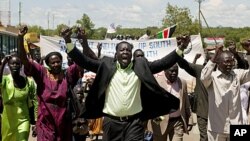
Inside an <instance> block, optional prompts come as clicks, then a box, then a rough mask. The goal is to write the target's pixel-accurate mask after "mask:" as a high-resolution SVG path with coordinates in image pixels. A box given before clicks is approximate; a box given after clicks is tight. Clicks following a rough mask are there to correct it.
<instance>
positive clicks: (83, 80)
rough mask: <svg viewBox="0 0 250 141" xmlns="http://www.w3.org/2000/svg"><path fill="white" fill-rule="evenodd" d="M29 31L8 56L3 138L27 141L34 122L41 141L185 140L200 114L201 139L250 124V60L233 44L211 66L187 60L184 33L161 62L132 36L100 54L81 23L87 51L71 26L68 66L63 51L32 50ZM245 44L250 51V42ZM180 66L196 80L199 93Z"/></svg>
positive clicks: (220, 139) (3, 77)
mask: <svg viewBox="0 0 250 141" xmlns="http://www.w3.org/2000/svg"><path fill="white" fill-rule="evenodd" d="M27 32H28V28H27V27H26V26H25V27H23V28H22V29H20V31H19V34H18V41H19V49H18V52H17V53H13V54H11V55H5V56H4V55H3V56H2V55H1V56H2V58H1V60H2V61H1V65H0V84H1V85H0V87H1V99H0V105H1V107H0V111H1V138H2V140H3V141H27V140H28V138H29V135H30V128H31V127H32V132H33V133H32V135H33V136H34V137H36V138H37V140H38V141H72V140H73V141H85V140H86V138H87V137H89V138H91V139H94V138H95V139H98V136H99V135H101V136H102V140H103V141H144V140H147V141H149V140H151V141H152V140H154V141H167V139H169V140H171V141H182V140H183V136H184V134H189V132H190V131H191V130H192V127H193V125H194V123H193V114H192V113H196V115H197V123H198V128H199V132H200V140H201V141H228V140H229V139H230V125H241V124H249V118H248V116H249V114H248V113H249V89H250V84H249V83H250V72H249V64H248V61H247V60H246V59H245V58H244V57H242V56H240V55H239V54H238V53H237V51H236V45H235V43H234V42H233V41H232V42H231V43H230V44H229V46H228V47H227V48H228V49H227V50H225V48H224V46H223V45H216V46H215V54H214V55H213V56H210V55H209V54H208V53H206V57H205V59H204V64H203V65H199V64H196V61H197V59H199V58H200V56H201V55H200V54H197V55H196V56H195V58H194V61H193V62H192V63H191V62H188V61H186V60H185V59H184V53H183V52H184V50H185V49H186V48H187V46H188V44H189V43H190V36H179V37H177V38H176V40H177V48H176V49H175V50H173V51H172V52H171V53H169V54H166V56H164V57H163V58H161V59H158V60H155V61H148V60H147V58H146V57H145V56H144V52H143V50H141V49H136V50H135V51H134V52H133V51H132V50H133V45H132V44H130V43H129V42H127V41H124V40H123V41H121V42H119V43H118V44H117V45H116V53H115V56H114V57H107V56H104V57H102V58H101V57H100V56H101V49H102V47H101V44H98V46H97V49H98V54H97V55H96V54H95V53H94V52H93V51H92V50H91V49H90V48H89V46H88V41H87V38H86V35H85V32H84V30H82V29H80V28H78V29H77V30H76V35H77V36H76V37H77V39H78V40H79V41H80V43H81V45H82V47H83V48H82V52H81V51H80V50H78V49H77V48H76V47H75V45H74V43H72V41H71V35H72V29H71V28H66V29H64V30H63V31H62V32H61V36H62V38H63V39H64V40H65V43H66V47H67V54H68V58H67V59H68V68H67V69H65V70H64V69H62V60H63V58H62V55H61V54H60V53H59V52H50V53H48V54H47V55H46V56H45V57H41V53H40V51H39V49H31V48H29V49H28V51H27V49H25V47H24V35H25V34H26V33H27ZM149 35H150V33H147V35H145V37H144V38H143V40H147V39H148V36H149ZM28 45H29V43H28ZM241 45H242V47H243V48H244V49H245V51H246V52H247V55H248V54H250V40H247V41H244V42H242V43H241ZM179 68H182V69H184V70H185V71H186V72H187V73H188V74H190V75H191V76H193V77H194V79H195V82H196V84H195V87H194V92H193V94H192V95H191V94H189V93H188V88H187V82H186V81H185V80H184V79H183V78H180V77H179V76H178V72H179ZM6 70H8V72H6ZM162 71H163V72H164V75H155V74H157V73H159V72H162ZM190 96H192V97H193V98H194V100H192V101H191V100H190Z"/></svg>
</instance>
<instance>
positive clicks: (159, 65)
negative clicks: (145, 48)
mask: <svg viewBox="0 0 250 141" xmlns="http://www.w3.org/2000/svg"><path fill="white" fill-rule="evenodd" d="M176 39H177V45H178V48H177V49H176V50H174V51H172V52H171V53H170V54H168V55H166V56H165V57H163V58H162V59H159V60H156V61H153V62H151V63H149V67H150V70H151V72H152V73H153V74H154V73H158V72H160V71H162V70H164V69H167V68H170V67H172V66H173V65H174V64H175V63H176V62H177V61H178V60H179V59H180V58H181V57H182V56H183V51H184V49H186V48H187V46H188V44H189V43H190V36H186V35H184V36H179V37H177V38H176Z"/></svg>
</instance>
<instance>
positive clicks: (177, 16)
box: [162, 3, 199, 35]
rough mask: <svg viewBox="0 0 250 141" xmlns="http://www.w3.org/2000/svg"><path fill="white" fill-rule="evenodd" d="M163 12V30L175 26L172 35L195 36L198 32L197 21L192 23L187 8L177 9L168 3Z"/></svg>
mask: <svg viewBox="0 0 250 141" xmlns="http://www.w3.org/2000/svg"><path fill="white" fill-rule="evenodd" d="M165 11H166V15H165V17H164V18H163V20H162V25H163V28H166V27H170V26H172V25H175V24H177V28H176V30H175V32H174V35H180V34H197V33H198V32H199V23H198V20H194V21H192V16H191V14H190V10H189V9H188V8H185V7H184V8H179V7H177V6H176V5H175V6H173V5H170V4H169V3H168V4H167V7H166V10H165Z"/></svg>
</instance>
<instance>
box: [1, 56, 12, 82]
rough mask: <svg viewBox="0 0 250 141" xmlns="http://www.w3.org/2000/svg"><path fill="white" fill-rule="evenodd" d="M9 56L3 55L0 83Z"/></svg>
mask: <svg viewBox="0 0 250 141" xmlns="http://www.w3.org/2000/svg"><path fill="white" fill-rule="evenodd" d="M10 57H11V56H5V57H4V58H3V60H2V64H1V66H0V84H1V83H2V78H3V70H4V67H5V65H6V64H7V62H8V60H9V59H10Z"/></svg>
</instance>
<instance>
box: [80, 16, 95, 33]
mask: <svg viewBox="0 0 250 141" xmlns="http://www.w3.org/2000/svg"><path fill="white" fill-rule="evenodd" d="M76 23H77V24H79V26H80V27H82V28H83V29H85V32H86V34H87V35H88V36H89V37H90V36H92V35H93V34H94V29H93V28H94V27H95V24H94V23H93V22H92V21H91V19H90V18H89V16H88V15H87V14H85V13H84V14H83V15H82V18H81V19H79V20H77V21H76Z"/></svg>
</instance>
